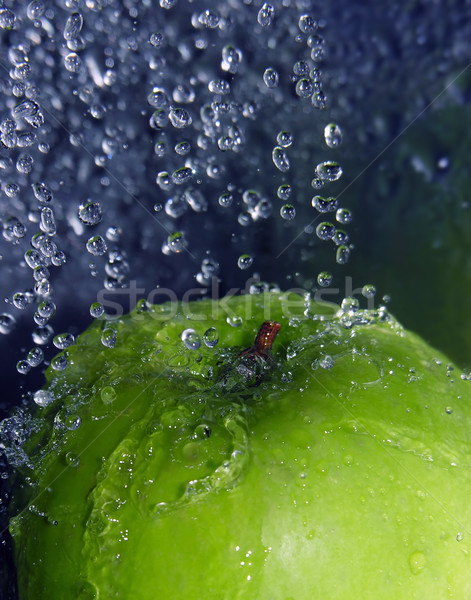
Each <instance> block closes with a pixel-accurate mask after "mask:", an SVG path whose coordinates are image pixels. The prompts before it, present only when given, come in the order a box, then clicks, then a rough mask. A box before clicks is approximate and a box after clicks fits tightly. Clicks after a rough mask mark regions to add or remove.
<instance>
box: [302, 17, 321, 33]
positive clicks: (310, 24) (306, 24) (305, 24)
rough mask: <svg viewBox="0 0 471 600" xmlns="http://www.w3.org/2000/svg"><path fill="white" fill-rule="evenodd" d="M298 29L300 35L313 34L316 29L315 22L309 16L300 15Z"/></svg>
mask: <svg viewBox="0 0 471 600" xmlns="http://www.w3.org/2000/svg"><path fill="white" fill-rule="evenodd" d="M298 27H299V29H300V31H302V33H313V32H314V31H316V29H317V22H316V21H315V20H314V19H313V18H312V17H311V16H310V15H301V16H300V17H299V22H298Z"/></svg>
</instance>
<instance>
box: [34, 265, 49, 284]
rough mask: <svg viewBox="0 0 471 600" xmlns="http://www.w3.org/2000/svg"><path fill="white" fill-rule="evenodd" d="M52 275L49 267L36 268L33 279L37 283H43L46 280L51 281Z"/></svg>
mask: <svg viewBox="0 0 471 600" xmlns="http://www.w3.org/2000/svg"><path fill="white" fill-rule="evenodd" d="M49 276H50V273H49V269H48V268H47V267H41V266H39V267H36V268H35V269H34V271H33V277H34V278H35V280H36V281H43V280H44V279H49Z"/></svg>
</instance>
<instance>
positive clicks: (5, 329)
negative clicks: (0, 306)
mask: <svg viewBox="0 0 471 600" xmlns="http://www.w3.org/2000/svg"><path fill="white" fill-rule="evenodd" d="M15 322H16V320H15V318H14V317H12V316H11V315H9V314H7V313H2V314H0V333H3V335H8V334H9V333H11V332H12V330H13V327H14V325H15Z"/></svg>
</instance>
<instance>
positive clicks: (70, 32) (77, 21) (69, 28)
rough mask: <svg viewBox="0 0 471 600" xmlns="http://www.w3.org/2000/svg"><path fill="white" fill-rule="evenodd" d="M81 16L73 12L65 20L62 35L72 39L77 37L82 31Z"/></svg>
mask: <svg viewBox="0 0 471 600" xmlns="http://www.w3.org/2000/svg"><path fill="white" fill-rule="evenodd" d="M82 27H83V17H82V15H81V14H80V13H78V12H75V13H73V14H71V15H70V17H69V18H68V19H67V21H66V22H65V26H64V32H63V36H64V39H66V40H73V39H75V38H76V37H78V35H79V33H80V32H81V31H82Z"/></svg>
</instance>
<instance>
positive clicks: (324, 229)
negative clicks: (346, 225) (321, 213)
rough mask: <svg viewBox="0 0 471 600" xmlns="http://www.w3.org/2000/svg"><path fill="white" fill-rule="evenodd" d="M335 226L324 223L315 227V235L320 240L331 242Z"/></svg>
mask: <svg viewBox="0 0 471 600" xmlns="http://www.w3.org/2000/svg"><path fill="white" fill-rule="evenodd" d="M334 233H335V225H333V224H332V223H329V222H327V221H324V222H323V223H319V225H318V226H317V227H316V235H317V237H318V238H319V239H321V240H324V241H325V240H331V239H332V238H333V237H334Z"/></svg>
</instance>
